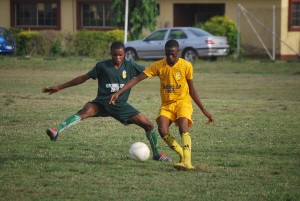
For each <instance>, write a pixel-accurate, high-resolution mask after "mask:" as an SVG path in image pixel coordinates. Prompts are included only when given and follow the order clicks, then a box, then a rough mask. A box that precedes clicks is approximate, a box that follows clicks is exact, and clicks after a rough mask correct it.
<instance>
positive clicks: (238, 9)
mask: <svg viewBox="0 0 300 201" xmlns="http://www.w3.org/2000/svg"><path fill="white" fill-rule="evenodd" d="M240 18H241V14H240V4H238V5H237V19H236V21H237V47H236V49H237V53H236V55H237V58H238V59H239V58H240Z"/></svg>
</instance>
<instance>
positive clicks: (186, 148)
mask: <svg viewBox="0 0 300 201" xmlns="http://www.w3.org/2000/svg"><path fill="white" fill-rule="evenodd" d="M182 143H183V155H184V162H185V163H187V164H189V165H192V160H191V150H192V140H191V135H190V133H189V132H186V133H183V134H182Z"/></svg>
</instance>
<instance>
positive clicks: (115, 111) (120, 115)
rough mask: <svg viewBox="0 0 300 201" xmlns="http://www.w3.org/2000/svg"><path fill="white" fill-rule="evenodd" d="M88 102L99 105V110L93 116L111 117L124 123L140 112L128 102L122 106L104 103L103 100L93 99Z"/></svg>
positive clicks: (127, 122)
mask: <svg viewBox="0 0 300 201" xmlns="http://www.w3.org/2000/svg"><path fill="white" fill-rule="evenodd" d="M90 103H93V104H96V105H98V106H99V112H98V113H97V114H96V115H95V117H113V118H114V119H116V120H118V121H119V122H121V123H122V124H124V125H128V124H131V123H132V122H129V121H128V120H129V119H130V118H131V117H133V116H135V115H138V114H140V113H141V112H140V111H138V110H137V109H135V108H134V107H133V106H131V105H130V104H129V103H125V104H122V106H118V107H116V106H114V105H110V104H104V103H103V101H99V100H93V101H91V102H90Z"/></svg>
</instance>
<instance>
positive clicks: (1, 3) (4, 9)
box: [0, 0, 10, 27]
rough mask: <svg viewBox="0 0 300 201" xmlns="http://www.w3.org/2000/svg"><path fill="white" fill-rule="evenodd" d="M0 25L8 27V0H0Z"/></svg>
mask: <svg viewBox="0 0 300 201" xmlns="http://www.w3.org/2000/svg"><path fill="white" fill-rule="evenodd" d="M0 13H1V17H0V27H10V20H9V19H10V1H9V0H0Z"/></svg>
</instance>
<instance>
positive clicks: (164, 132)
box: [158, 126, 169, 137]
mask: <svg viewBox="0 0 300 201" xmlns="http://www.w3.org/2000/svg"><path fill="white" fill-rule="evenodd" d="M158 132H159V134H160V136H161V137H165V136H167V135H168V134H169V129H168V128H165V127H161V126H159V127H158Z"/></svg>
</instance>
